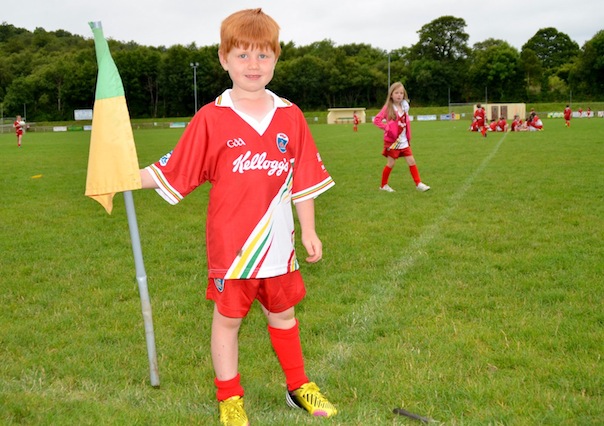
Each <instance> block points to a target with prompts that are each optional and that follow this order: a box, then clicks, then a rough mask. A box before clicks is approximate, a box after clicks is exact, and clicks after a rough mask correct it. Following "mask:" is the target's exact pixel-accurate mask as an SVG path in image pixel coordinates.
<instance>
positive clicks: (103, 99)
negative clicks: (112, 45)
mask: <svg viewBox="0 0 604 426" xmlns="http://www.w3.org/2000/svg"><path fill="white" fill-rule="evenodd" d="M90 28H91V29H92V32H93V34H94V44H95V49H96V57H97V63H98V68H99V71H98V77H97V85H96V94H95V100H94V109H93V114H92V132H91V135H90V151H89V154H88V173H87V175H86V193H85V194H86V196H88V197H90V198H93V199H94V200H96V201H98V202H99V203H101V205H102V206H103V207H104V208H105V210H107V213H109V214H111V211H112V209H113V196H114V195H115V194H116V193H117V192H123V191H130V190H133V189H140V188H141V186H142V185H141V178H140V171H139V165H138V157H137V155H136V146H135V145H134V135H133V133H132V125H131V124H130V114H129V113H128V106H127V105H126V97H125V96H124V86H123V84H122V80H121V78H120V75H119V72H118V70H117V67H116V66H115V63H114V62H113V58H112V57H111V53H110V52H109V45H108V44H107V40H105V36H104V35H103V29H102V26H101V23H100V22H90Z"/></svg>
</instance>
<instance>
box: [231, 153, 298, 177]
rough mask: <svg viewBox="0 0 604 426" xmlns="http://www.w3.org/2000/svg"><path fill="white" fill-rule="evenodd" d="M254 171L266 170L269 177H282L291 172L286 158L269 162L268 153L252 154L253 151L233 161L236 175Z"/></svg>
mask: <svg viewBox="0 0 604 426" xmlns="http://www.w3.org/2000/svg"><path fill="white" fill-rule="evenodd" d="M252 170H266V172H267V174H268V175H269V176H273V175H275V176H281V174H282V173H283V172H285V173H287V171H288V170H289V162H288V161H287V159H286V158H283V159H282V160H268V159H267V153H266V152H262V153H256V154H252V152H251V151H247V152H246V153H245V154H241V155H240V156H239V157H237V158H236V159H235V161H233V172H235V173H245V172H247V171H252Z"/></svg>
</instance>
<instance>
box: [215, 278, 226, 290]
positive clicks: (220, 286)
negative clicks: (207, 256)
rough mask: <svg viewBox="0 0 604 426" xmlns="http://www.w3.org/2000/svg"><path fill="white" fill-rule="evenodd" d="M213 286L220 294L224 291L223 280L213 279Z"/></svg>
mask: <svg viewBox="0 0 604 426" xmlns="http://www.w3.org/2000/svg"><path fill="white" fill-rule="evenodd" d="M214 285H215V286H216V290H218V291H219V292H220V293H222V292H223V291H224V278H214Z"/></svg>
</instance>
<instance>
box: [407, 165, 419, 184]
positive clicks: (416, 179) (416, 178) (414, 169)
mask: <svg viewBox="0 0 604 426" xmlns="http://www.w3.org/2000/svg"><path fill="white" fill-rule="evenodd" d="M409 171H410V172H411V176H412V177H413V182H415V186H417V184H418V183H420V182H421V181H422V180H421V179H420V178H419V171H418V170H417V166H416V165H415V164H414V165H412V166H409Z"/></svg>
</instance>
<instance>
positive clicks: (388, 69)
mask: <svg viewBox="0 0 604 426" xmlns="http://www.w3.org/2000/svg"><path fill="white" fill-rule="evenodd" d="M388 90H390V52H388Z"/></svg>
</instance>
